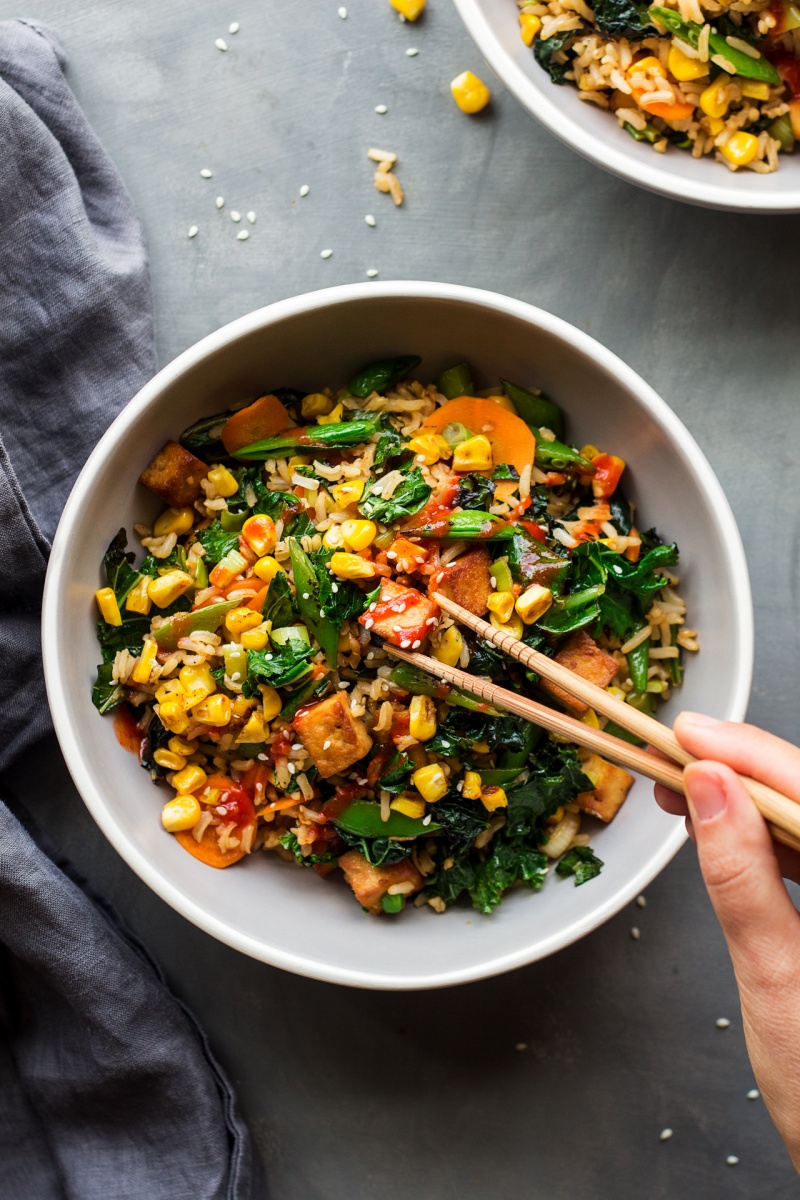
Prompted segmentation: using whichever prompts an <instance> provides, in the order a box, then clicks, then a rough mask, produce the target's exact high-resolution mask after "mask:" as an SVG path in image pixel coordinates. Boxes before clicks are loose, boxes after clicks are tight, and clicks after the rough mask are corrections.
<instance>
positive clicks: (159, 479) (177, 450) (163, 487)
mask: <svg viewBox="0 0 800 1200" xmlns="http://www.w3.org/2000/svg"><path fill="white" fill-rule="evenodd" d="M206 475H208V467H207V466H206V464H205V463H204V462H201V461H200V459H199V458H195V456H194V455H193V454H190V453H189V451H188V450H186V449H185V448H184V447H183V446H181V445H180V443H179V442H167V443H166V444H165V445H164V446H162V447H161V449H160V450H159V452H158V454H157V455H156V456H155V458H154V459H153V461H152V462H151V463H150V465H149V466H148V467H146V468H145V469H144V471H142V473H141V475H140V476H139V481H140V483H143V484H144V486H145V487H146V488H149V489H150V491H151V492H154V493H155V494H156V496H158V498H159V499H160V500H163V501H164V503H165V504H168V505H169V506H170V508H185V507H186V506H187V505H190V504H194V502H195V500H197V499H198V498H199V496H200V494H201V492H202V488H201V487H200V482H201V480H203V479H205V477H206Z"/></svg>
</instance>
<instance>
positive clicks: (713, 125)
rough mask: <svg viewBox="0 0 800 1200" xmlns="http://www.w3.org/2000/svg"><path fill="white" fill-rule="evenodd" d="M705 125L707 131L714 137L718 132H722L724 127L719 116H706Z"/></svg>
mask: <svg viewBox="0 0 800 1200" xmlns="http://www.w3.org/2000/svg"><path fill="white" fill-rule="evenodd" d="M706 125H707V126H708V131H709V133H711V134H712V135H713V136H714V137H716V136H717V134H718V133H722V131H723V129H724V128H725V122H724V121H723V120H722V118H721V117H706Z"/></svg>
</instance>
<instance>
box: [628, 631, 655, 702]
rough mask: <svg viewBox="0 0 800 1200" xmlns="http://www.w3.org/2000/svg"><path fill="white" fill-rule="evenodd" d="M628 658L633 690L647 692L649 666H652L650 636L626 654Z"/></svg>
mask: <svg viewBox="0 0 800 1200" xmlns="http://www.w3.org/2000/svg"><path fill="white" fill-rule="evenodd" d="M626 658H627V660H628V670H629V671H630V673H631V682H632V683H633V690H634V691H635V692H638V693H642V692H645V691H646V690H647V668H648V667H649V666H650V638H649V637H648V638H645V640H644V641H643V642H640V643H639V645H638V646H636V647H635V648H634V649H633V650H631V651H630V652H629V653H628V654H627V655H626Z"/></svg>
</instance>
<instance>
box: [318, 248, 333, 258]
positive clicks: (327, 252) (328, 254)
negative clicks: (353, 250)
mask: <svg viewBox="0 0 800 1200" xmlns="http://www.w3.org/2000/svg"><path fill="white" fill-rule="evenodd" d="M332 254H333V251H332V250H320V252H319V256H320V258H330V257H331V255H332Z"/></svg>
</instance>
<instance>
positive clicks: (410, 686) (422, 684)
mask: <svg viewBox="0 0 800 1200" xmlns="http://www.w3.org/2000/svg"><path fill="white" fill-rule="evenodd" d="M389 678H390V679H391V681H392V683H394V684H396V685H397V687H401V688H402V689H403V690H404V691H406V692H411V694H412V695H413V696H430V697H432V699H434V700H444V701H445V703H446V704H453V705H455V706H456V707H457V708H468V709H469V710H470V711H471V712H481V713H485V714H486V715H487V716H490V717H503V716H505V713H504V712H503V711H502V710H501V709H499V708H495V707H494V705H492V704H487V703H486V701H485V700H479V699H478V698H477V696H472V695H470V693H469V692H465V691H463V690H462V689H461V688H457V687H450V685H449V684H447V683H445V682H444V681H443V680H441V679H437V678H436V677H435V676H434V675H428V674H427V672H425V671H420V670H419V669H418V668H417V667H412V666H411V665H410V664H409V663H404V662H400V663H397V665H396V666H395V667H394V668H393V670H392V673H391V675H390V676H389Z"/></svg>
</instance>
